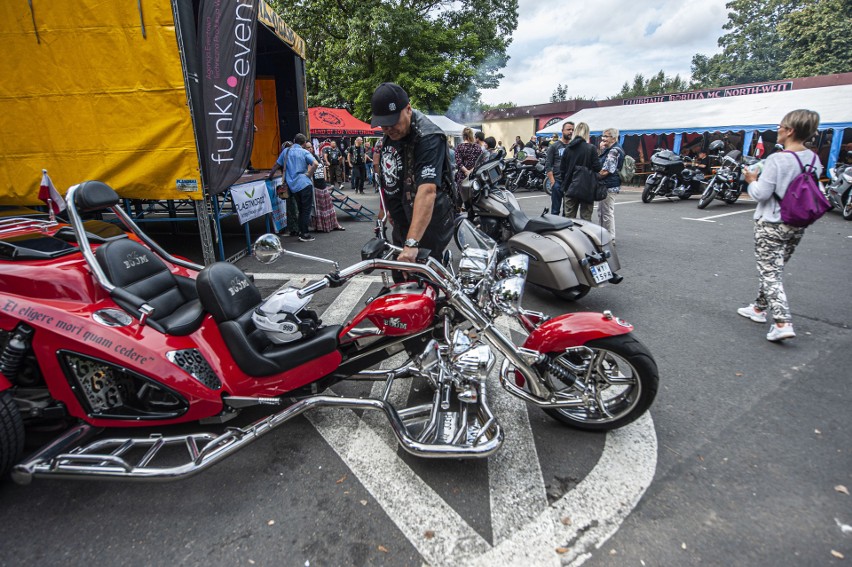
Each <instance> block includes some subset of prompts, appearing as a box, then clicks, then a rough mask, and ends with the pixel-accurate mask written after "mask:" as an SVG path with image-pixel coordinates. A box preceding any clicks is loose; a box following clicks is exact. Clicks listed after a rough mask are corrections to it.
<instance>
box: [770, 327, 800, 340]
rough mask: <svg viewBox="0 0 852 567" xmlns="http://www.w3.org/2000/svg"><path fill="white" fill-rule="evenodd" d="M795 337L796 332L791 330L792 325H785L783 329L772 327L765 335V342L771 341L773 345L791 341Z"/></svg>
mask: <svg viewBox="0 0 852 567" xmlns="http://www.w3.org/2000/svg"><path fill="white" fill-rule="evenodd" d="M795 336H796V332H795V331H794V330H793V325H792V324H790V323H787V324H786V325H784V326H783V327H779V326H778V325H774V324H773V325H772V327H771V328H770V329H769V332H768V333H766V340H767V341H772V342H773V343H775V342H778V341H783V340H784V339H792V338H793V337H795Z"/></svg>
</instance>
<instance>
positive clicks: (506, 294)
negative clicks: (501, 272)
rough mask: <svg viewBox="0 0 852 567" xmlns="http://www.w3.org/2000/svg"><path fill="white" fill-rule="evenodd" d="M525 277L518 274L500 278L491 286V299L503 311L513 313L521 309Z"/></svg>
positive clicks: (508, 313)
mask: <svg viewBox="0 0 852 567" xmlns="http://www.w3.org/2000/svg"><path fill="white" fill-rule="evenodd" d="M525 282H526V279H525V278H523V277H520V276H516V277H513V278H507V279H505V280H500V281H499V282H497V283H495V284H494V285H492V286H491V300H492V301H493V302H494V305H496V306H497V308H498V309H500V310H501V311H502V312H503V313H505V314H507V315H514V314H516V313H518V312H519V311H520V310H521V299H523V297H524V283H525Z"/></svg>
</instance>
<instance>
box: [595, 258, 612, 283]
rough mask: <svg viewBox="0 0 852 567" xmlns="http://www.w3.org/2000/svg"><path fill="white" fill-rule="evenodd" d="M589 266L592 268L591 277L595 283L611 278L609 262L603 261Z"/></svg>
mask: <svg viewBox="0 0 852 567" xmlns="http://www.w3.org/2000/svg"><path fill="white" fill-rule="evenodd" d="M590 267H591V269H592V278H593V279H594V280H595V283H603V282H605V281H607V280H609V279H612V270H610V269H609V262H604V263H603V264H598V265H597V266H590Z"/></svg>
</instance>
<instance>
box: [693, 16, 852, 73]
mask: <svg viewBox="0 0 852 567" xmlns="http://www.w3.org/2000/svg"><path fill="white" fill-rule="evenodd" d="M726 6H727V8H728V10H729V12H728V22H727V23H726V24H725V25H724V26H723V27H724V29H725V30H727V33H726V34H725V35H723V36H722V37H720V38H719V46H720V47H722V53H717V54H716V55H713V56H711V57H708V56H706V55H703V54H700V53H699V54H696V55H695V56H693V58H692V82H691V84H690V86H691V87H692V88H707V87H720V86H728V85H736V84H743V83H757V82H761V81H774V80H778V79H783V78H792V77H807V76H812V75H824V74H827V73H840V72H845V71H849V70H851V69H852V36H850V34H849V29H850V23H852V20H851V19H850V13H852V4H850V2H849V0H732V1H730V2H728V3H727V4H726Z"/></svg>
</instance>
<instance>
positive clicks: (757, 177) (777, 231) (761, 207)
mask: <svg viewBox="0 0 852 567" xmlns="http://www.w3.org/2000/svg"><path fill="white" fill-rule="evenodd" d="M818 126H819V114H817V113H816V112H814V111H812V110H794V111H792V112H789V113H787V115H786V116H784V118H783V119H782V120H781V123H780V124H779V125H778V143H779V144H781V145H783V146H784V151H783V152H775V153H774V154H772V155H770V156H769V157H768V158H767V159H766V161H765V162H764V163H763V169H762V171H760V172H758V171H754V170H750V169H748V170H746V171H745V174H744V175H745V180H746V183H748V194H749V195H750V196H751V198H752V199H754V200H755V201H757V208H756V209H755V211H754V221H755V222H754V254H755V257H756V258H757V273H758V280H759V282H760V285H759V287H758V293H757V299H756V300H755V302H754V303H752V304H751V305H749V306H748V307H741V308H739V309H738V310H737V313H739V314H740V315H742V316H743V317H747V318H749V319H751V320H752V321H754V322H756V323H766V320H767V317H766V316H767V314H771V315H772V319H773V322H774V323H773V325H772V326H771V327H770V328H769V333H767V335H766V338H767V340H769V341H772V342H778V341H783V340H785V339H792V338H793V337H795V336H796V333H795V331H793V323H792V320H791V317H790V307H789V305H788V304H787V296H786V294H785V293H784V285H783V283H782V280H781V278H782V275H783V271H784V265H785V264H786V263H787V262H789V261H790V256H792V255H793V251H794V250H795V249H796V246H797V245H798V244H799V242H801V240H802V236H803V235H804V234H805V227H804V226H793V225H790V224H787V223H785V222H784V221H782V219H781V209H782V207H781V200H782V199H783V198H784V195H785V194H786V193H787V190H788V188H789V187H790V186H791V184H792V183H793V182H794V181H796V182H798V181H797V178H798V177H799V176H800V175H801V174H802V173H803V172H806V171H809V172H810V173H812V174H814V175H816V178H817V179H819V176H820V174H821V173H822V164H821V163H820V161H819V157H817V155H816V154H815V153H814V152H812V151H811V150H809V149H807V148H806V147H805V141H807V140H808V139H810V138H811V137H812V136H813V135H814V134H816V131H817V127H818Z"/></svg>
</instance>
